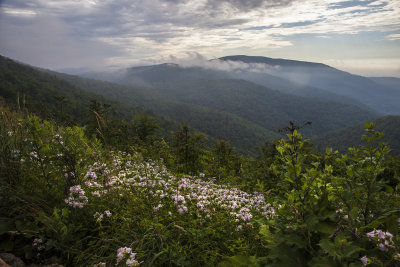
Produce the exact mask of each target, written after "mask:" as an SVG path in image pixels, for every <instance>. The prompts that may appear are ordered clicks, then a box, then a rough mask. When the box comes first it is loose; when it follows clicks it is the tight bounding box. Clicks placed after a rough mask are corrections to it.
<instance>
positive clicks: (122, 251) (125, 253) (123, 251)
mask: <svg viewBox="0 0 400 267" xmlns="http://www.w3.org/2000/svg"><path fill="white" fill-rule="evenodd" d="M135 257H136V253H133V252H132V249H131V248H128V247H123V248H119V249H118V250H117V262H116V263H115V265H118V264H119V263H120V262H121V261H122V260H123V259H125V258H127V260H126V262H125V263H126V265H127V266H130V267H131V266H138V265H139V264H140V263H139V262H138V261H137V260H135Z"/></svg>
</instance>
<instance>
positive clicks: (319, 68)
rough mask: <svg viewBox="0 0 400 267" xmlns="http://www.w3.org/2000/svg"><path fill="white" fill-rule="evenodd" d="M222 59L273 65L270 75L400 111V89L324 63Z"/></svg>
mask: <svg viewBox="0 0 400 267" xmlns="http://www.w3.org/2000/svg"><path fill="white" fill-rule="evenodd" d="M221 60H225V61H239V62H244V63H253V64H255V63H258V64H267V65H269V66H274V67H270V68H266V69H267V70H268V74H270V75H274V76H278V77H281V78H283V79H287V80H289V81H292V82H295V83H298V84H302V85H303V86H311V87H316V88H319V89H323V90H326V91H328V92H331V93H334V94H337V95H342V96H345V97H350V98H352V99H354V100H355V101H358V102H361V103H363V104H365V105H367V106H369V107H370V108H372V109H375V110H377V111H378V112H381V113H384V114H400V105H398V103H399V102H400V90H393V89H392V88H388V87H385V86H382V85H380V84H378V83H376V82H375V81H373V80H371V79H368V78H366V77H362V76H358V75H352V74H350V73H347V72H344V71H340V70H338V69H335V68H332V67H330V66H327V65H324V64H320V63H311V62H303V61H294V60H285V59H272V58H267V57H249V56H229V57H223V58H221Z"/></svg>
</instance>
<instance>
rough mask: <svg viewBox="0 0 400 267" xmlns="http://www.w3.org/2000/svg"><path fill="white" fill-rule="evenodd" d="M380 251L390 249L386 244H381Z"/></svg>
mask: <svg viewBox="0 0 400 267" xmlns="http://www.w3.org/2000/svg"><path fill="white" fill-rule="evenodd" d="M378 246H379V249H380V250H382V251H388V248H387V247H386V246H385V244H382V243H380V244H379V245H378Z"/></svg>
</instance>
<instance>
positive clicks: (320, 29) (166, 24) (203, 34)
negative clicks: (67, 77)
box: [0, 0, 400, 67]
mask: <svg viewBox="0 0 400 267" xmlns="http://www.w3.org/2000/svg"><path fill="white" fill-rule="evenodd" d="M349 2H351V1H348V0H346V1H345V0H326V1H321V0H280V1H273V0H268V1H265V0H254V1H249V0H119V1H113V0H32V1H25V0H5V1H3V3H2V6H0V23H1V24H2V25H0V35H1V36H7V39H8V40H7V41H6V42H0V52H2V53H5V54H9V53H11V52H10V51H12V54H20V55H28V54H30V53H36V54H38V53H43V55H46V56H47V57H49V58H53V60H50V59H48V60H44V59H42V60H41V63H43V64H48V66H49V67H52V66H55V65H60V64H61V63H60V62H59V63H57V64H56V61H57V60H60V61H62V60H64V63H65V64H66V63H67V62H69V63H68V64H73V63H74V62H75V61H74V62H72V61H73V60H71V54H74V53H75V54H76V55H80V56H79V57H81V59H82V60H83V59H85V61H86V62H85V63H87V64H99V63H98V62H104V64H117V63H118V62H125V63H126V62H137V61H140V60H142V61H149V60H151V59H154V58H155V59H156V60H158V59H162V58H165V57H167V56H168V55H171V54H184V53H187V52H191V51H196V52H199V53H201V54H204V55H206V56H209V57H211V56H213V55H224V54H227V53H229V52H231V51H243V54H254V53H256V52H259V51H270V50H276V49H280V48H284V47H289V46H292V45H293V43H292V42H291V37H292V36H295V35H297V34H316V35H319V36H321V37H322V36H323V37H325V38H329V37H330V36H331V34H332V33H341V34H342V33H349V34H357V33H359V32H365V31H384V32H395V31H399V30H400V21H399V19H398V18H399V16H400V1H398V0H378V1H375V2H370V3H367V2H365V1H354V3H353V4H352V5H348V6H346V4H348V3H349ZM332 7H335V8H332ZM2 13H3V14H7V15H8V17H12V18H13V19H7V17H6V16H2ZM19 17H26V18H28V17H29V18H30V19H32V20H33V21H31V22H30V25H24V24H23V23H22V24H21V22H20V21H16V20H17V19H18V18H19ZM46 20H54V21H55V25H52V23H48V24H46V23H43V22H41V21H46ZM31 25H32V26H31ZM35 27H40V29H35ZM57 27H58V28H57ZM251 28H253V29H254V30H243V29H251ZM10 29H13V31H14V32H13V31H11V30H10ZM44 32H49V33H48V34H45V33H44ZM51 34H52V35H54V38H51V36H50V35H51ZM36 36H38V37H36ZM39 37H43V40H47V41H46V42H50V43H51V44H53V45H49V44H46V42H45V41H40V40H39ZM29 38H32V41H30V39H29ZM387 38H388V39H390V40H394V39H397V38H398V36H397V34H390V35H388V37H387ZM11 43H17V45H16V46H15V47H11ZM34 45H38V46H40V47H36V48H33V47H32V46H34ZM310 45H313V44H310ZM57 47H58V49H56V48H57ZM106 48H108V49H109V50H108V52H106V53H103V55H102V56H101V57H102V60H97V61H96V60H95V59H94V58H95V56H99V54H100V53H101V52H104V51H105V49H106ZM18 49H19V50H18ZM63 50H64V51H66V52H64V53H62V52H61V51H63ZM71 51H74V53H72V52H71ZM62 54H64V55H65V56H64V58H62ZM86 54H87V55H89V56H84V55H86ZM43 55H41V57H42V58H44V56H43ZM81 55H82V56H81ZM21 57H22V56H21ZM26 58H28V57H26ZM35 58H39V56H35V55H30V57H29V59H32V60H33V59H35ZM72 58H73V57H72ZM21 59H22V60H23V58H21ZM56 59H57V60H56ZM103 59H104V60H103ZM35 60H37V59H35ZM96 62H97V63H96ZM32 63H33V64H34V62H32ZM81 65H86V64H81Z"/></svg>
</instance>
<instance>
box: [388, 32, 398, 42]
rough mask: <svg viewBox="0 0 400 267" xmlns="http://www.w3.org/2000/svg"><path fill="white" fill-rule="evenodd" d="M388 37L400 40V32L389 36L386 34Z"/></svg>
mask: <svg viewBox="0 0 400 267" xmlns="http://www.w3.org/2000/svg"><path fill="white" fill-rule="evenodd" d="M386 38H387V39H389V40H392V41H394V40H400V33H396V34H389V35H388V36H386Z"/></svg>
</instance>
